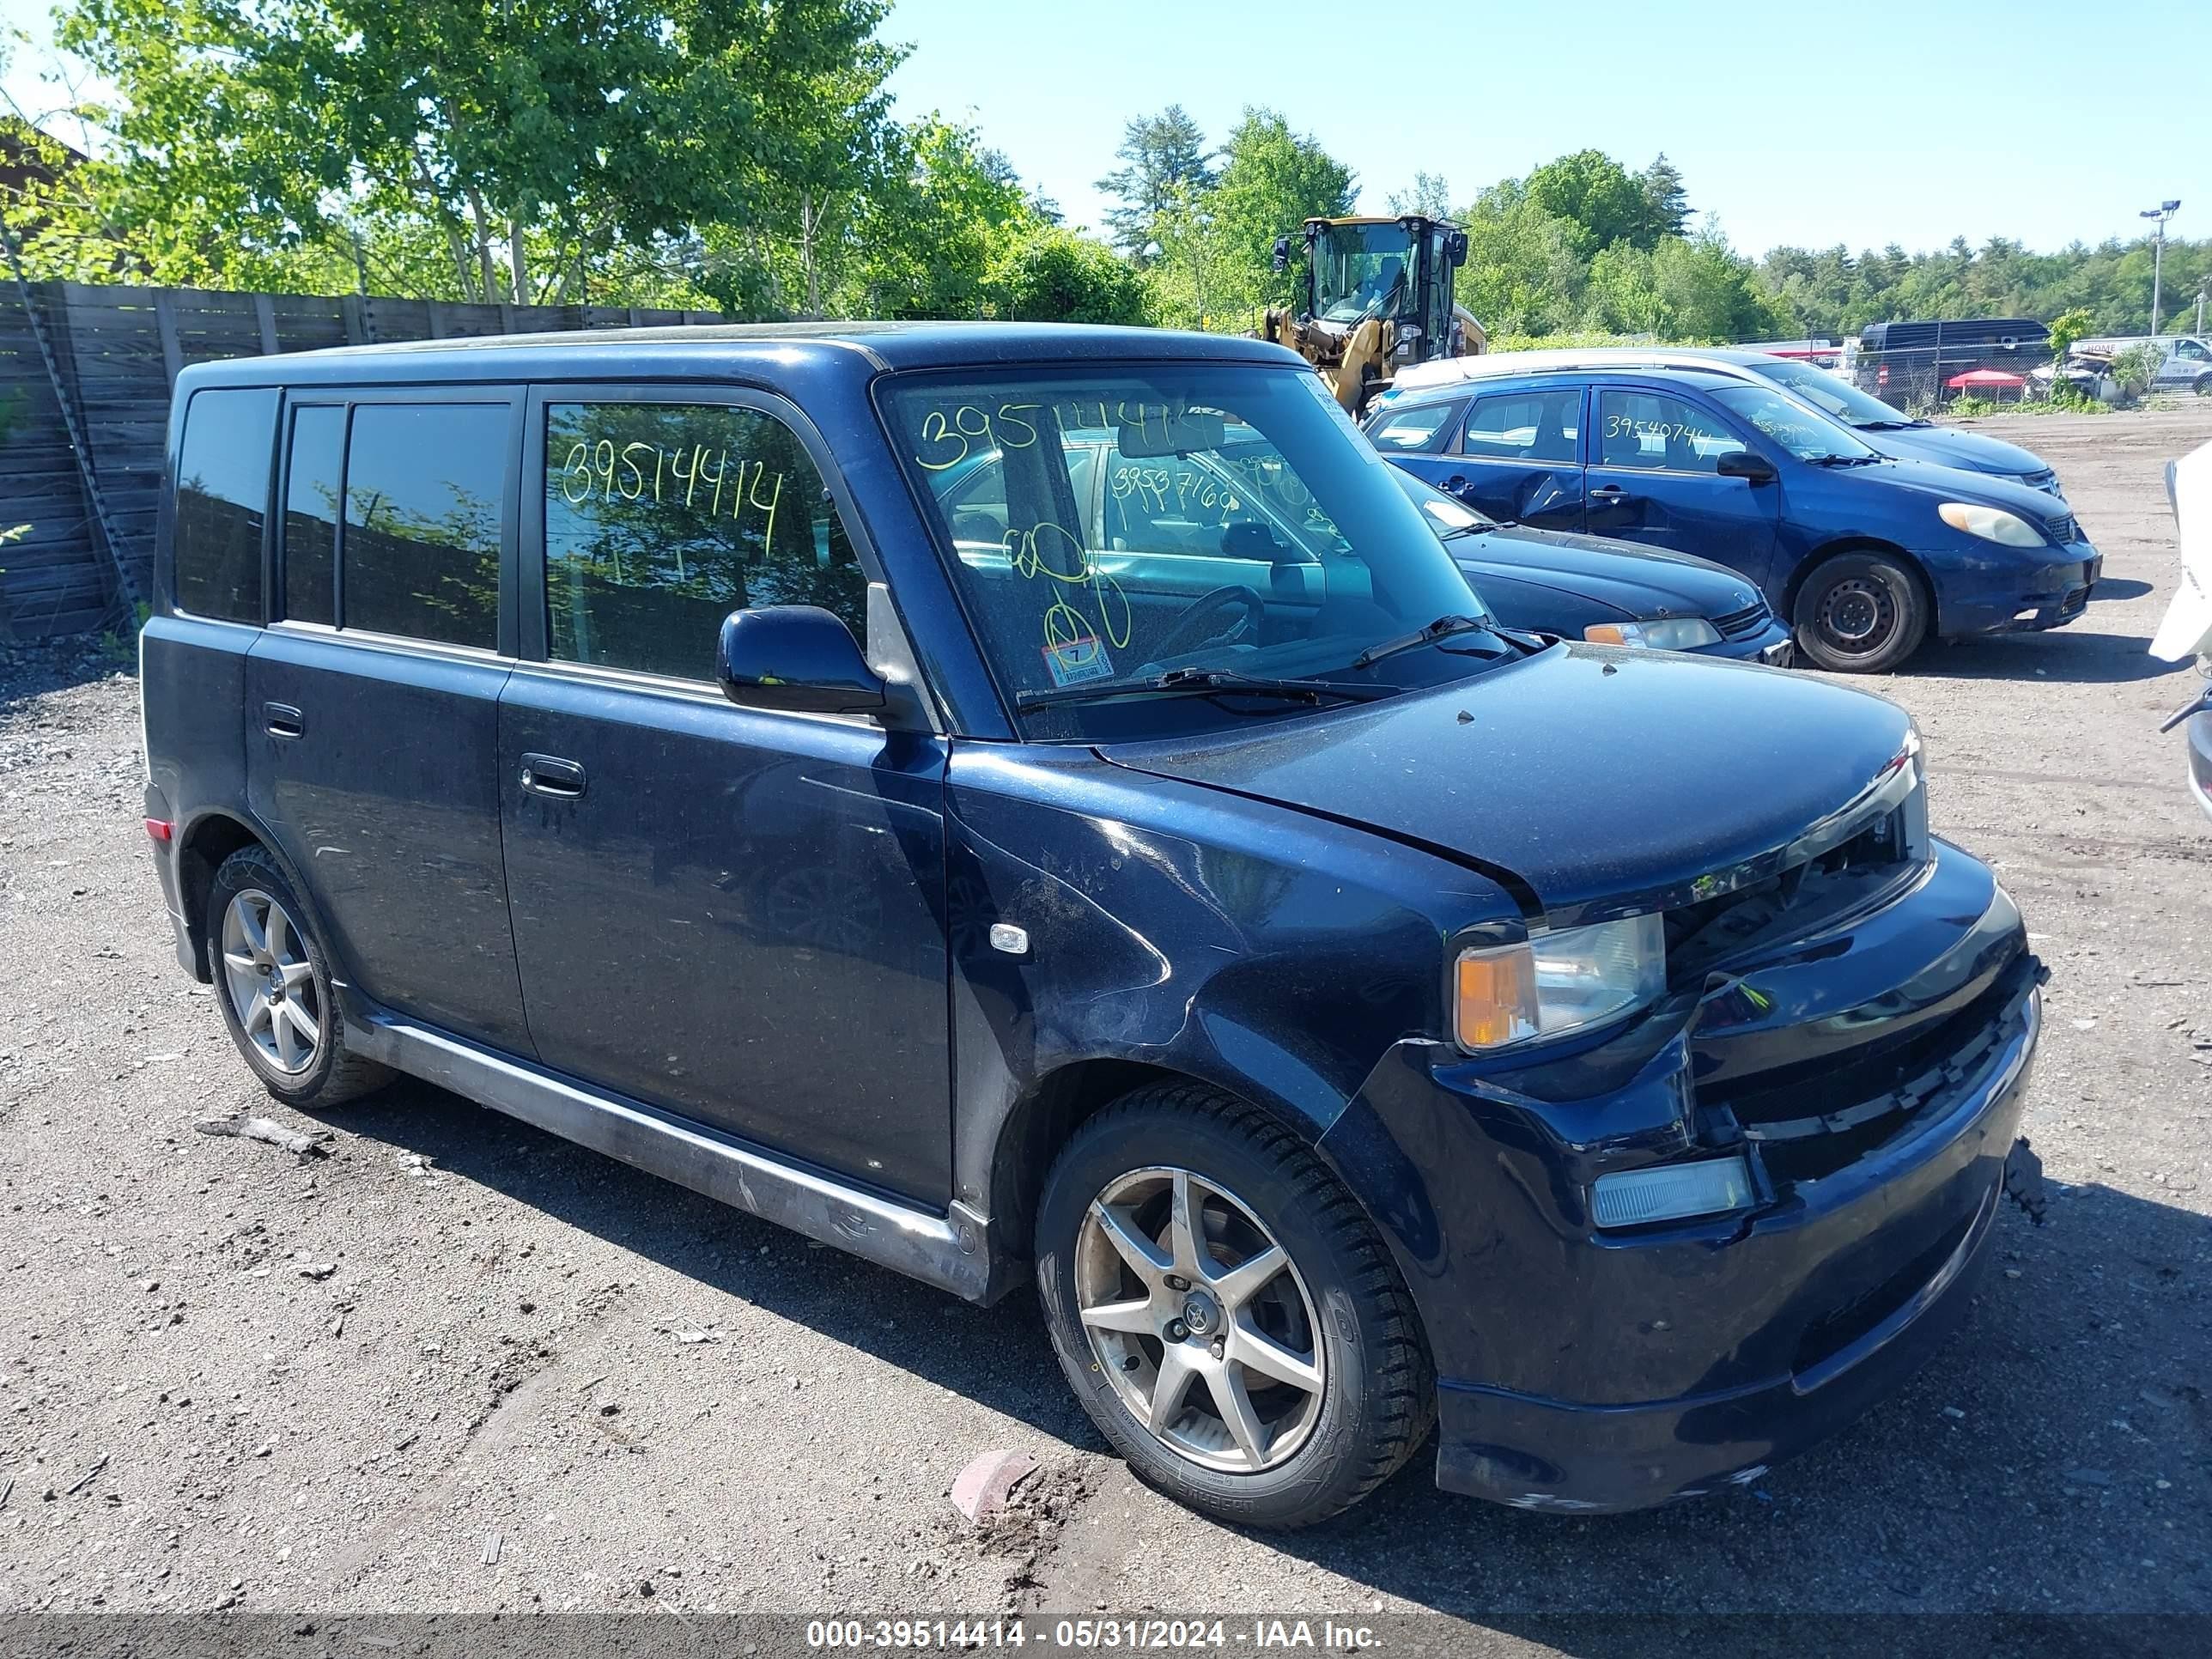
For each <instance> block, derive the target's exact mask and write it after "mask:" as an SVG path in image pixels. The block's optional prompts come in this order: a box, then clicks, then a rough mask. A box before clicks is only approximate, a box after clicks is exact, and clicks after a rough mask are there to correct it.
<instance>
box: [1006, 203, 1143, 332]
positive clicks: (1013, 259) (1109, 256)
mask: <svg viewBox="0 0 2212 1659" xmlns="http://www.w3.org/2000/svg"><path fill="white" fill-rule="evenodd" d="M983 289H984V292H985V294H986V295H987V296H988V301H989V304H990V307H991V310H992V313H993V314H994V316H998V317H1003V318H1005V319H1008V320H1009V321H1012V322H1024V323H1033V322H1046V323H1127V324H1140V323H1147V322H1150V321H1151V320H1152V314H1151V301H1150V298H1149V296H1148V295H1147V293H1146V287H1145V279H1144V277H1143V276H1142V275H1141V274H1140V273H1139V271H1138V270H1136V269H1135V267H1133V265H1131V264H1130V263H1129V262H1128V261H1127V259H1124V258H1121V256H1120V255H1119V254H1117V253H1115V252H1114V250H1113V249H1111V248H1109V247H1108V246H1106V245H1105V244H1104V243H1103V242H1095V241H1092V240H1091V239H1090V238H1089V237H1086V236H1078V235H1077V234H1074V232H1073V231H1070V230H1067V229H1066V228H1062V227H1060V226H1059V225H1053V224H1046V223H1043V222H1038V223H1036V224H1033V225H1031V226H1030V227H1028V228H1024V229H1023V230H1021V231H1018V232H1017V233H1016V234H1013V235H1011V236H1009V237H1007V238H1006V239H1005V240H1003V241H1002V242H1001V243H1000V246H999V248H998V250H997V251H996V252H994V254H993V256H992V259H991V264H990V268H989V270H987V272H986V273H985V276H984V278H983Z"/></svg>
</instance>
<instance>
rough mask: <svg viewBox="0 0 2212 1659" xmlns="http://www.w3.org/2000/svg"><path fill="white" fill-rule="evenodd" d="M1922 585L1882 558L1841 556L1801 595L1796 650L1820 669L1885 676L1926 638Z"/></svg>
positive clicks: (1825, 564) (1810, 577)
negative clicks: (1884, 674)
mask: <svg viewBox="0 0 2212 1659" xmlns="http://www.w3.org/2000/svg"><path fill="white" fill-rule="evenodd" d="M1928 611H1929V605H1928V599H1927V596H1926V595H1925V593H1924V592H1923V591H1922V589H1921V586H1920V580H1919V578H1918V577H1917V576H1915V575H1914V574H1912V572H1911V571H1910V570H1908V569H1906V568H1905V566H1904V565H1902V564H1900V563H1899V562H1897V561H1896V560H1895V559H1893V558H1890V557H1888V556H1886V555H1883V554H1880V553H1838V554H1837V555H1836V556H1834V557H1833V558H1832V559H1828V560H1826V561H1824V562H1822V563H1821V564H1820V568H1818V569H1816V570H1814V572H1813V573H1812V574H1810V575H1808V577H1806V578H1805V581H1804V585H1803V586H1801V587H1800V588H1799V589H1798V590H1797V606H1796V614H1795V617H1794V618H1793V620H1794V622H1795V623H1796V635H1797V648H1798V649H1799V650H1800V651H1802V652H1803V653H1805V654H1806V655H1807V656H1808V657H1810V658H1811V659H1813V660H1814V662H1815V663H1816V664H1818V665H1820V667H1822V668H1826V669H1832V670H1834V671H1837V672H1839V673H1844V674H1882V673H1887V672H1888V671H1889V670H1891V669H1893V668H1894V667H1896V666H1897V665H1899V663H1901V662H1903V661H1904V660H1905V659H1906V658H1907V657H1909V656H1911V654H1912V653H1914V652H1915V651H1917V650H1918V649H1919V648H1920V641H1922V640H1923V639H1924V638H1926V637H1927V634H1928Z"/></svg>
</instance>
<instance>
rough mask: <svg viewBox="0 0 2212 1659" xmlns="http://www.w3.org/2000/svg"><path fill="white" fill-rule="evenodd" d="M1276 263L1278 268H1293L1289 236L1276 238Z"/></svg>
mask: <svg viewBox="0 0 2212 1659" xmlns="http://www.w3.org/2000/svg"><path fill="white" fill-rule="evenodd" d="M1274 264H1275V269H1276V270H1289V269H1290V268H1291V239H1290V238H1289V237H1287V236H1278V237H1277V238H1275V260H1274Z"/></svg>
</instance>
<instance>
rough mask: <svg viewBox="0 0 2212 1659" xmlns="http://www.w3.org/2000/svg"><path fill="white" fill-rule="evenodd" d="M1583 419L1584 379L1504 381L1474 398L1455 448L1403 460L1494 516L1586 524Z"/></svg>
mask: <svg viewBox="0 0 2212 1659" xmlns="http://www.w3.org/2000/svg"><path fill="white" fill-rule="evenodd" d="M1584 424H1585V422H1583V390H1582V388H1581V387H1580V386H1512V387H1500V388H1498V389H1497V390H1495V391H1491V392H1483V393H1482V394H1480V396H1478V397H1476V398H1474V400H1473V402H1472V404H1470V405H1469V407H1468V411H1467V419H1466V421H1465V422H1464V423H1463V424H1462V426H1461V427H1460V428H1459V435H1458V441H1457V443H1456V444H1455V446H1454V447H1453V448H1452V449H1451V450H1449V451H1448V452H1446V453H1442V454H1424V455H1409V456H1407V457H1405V458H1403V459H1402V460H1401V462H1400V465H1403V466H1405V467H1406V468H1407V471H1411V472H1413V474H1415V475H1416V476H1417V477H1420V478H1422V479H1425V481H1426V482H1428V483H1432V484H1434V485H1436V487H1437V489H1447V490H1449V491H1450V492H1451V493H1452V494H1453V495H1456V496H1458V497H1459V498H1460V499H1461V500H1462V501H1465V502H1466V503H1467V504H1468V506H1469V507H1474V509H1475V510H1476V511H1478V512H1480V513H1488V514H1489V515H1490V516H1491V517H1492V518H1493V519H1497V520H1501V521H1504V522H1509V523H1513V524H1527V525H1534V526H1537V527H1539V528H1540V529H1544V530H1580V529H1581V528H1582V527H1583V479H1582V441H1583V426H1584ZM1385 453H1389V452H1387V451H1386V452H1385Z"/></svg>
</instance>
